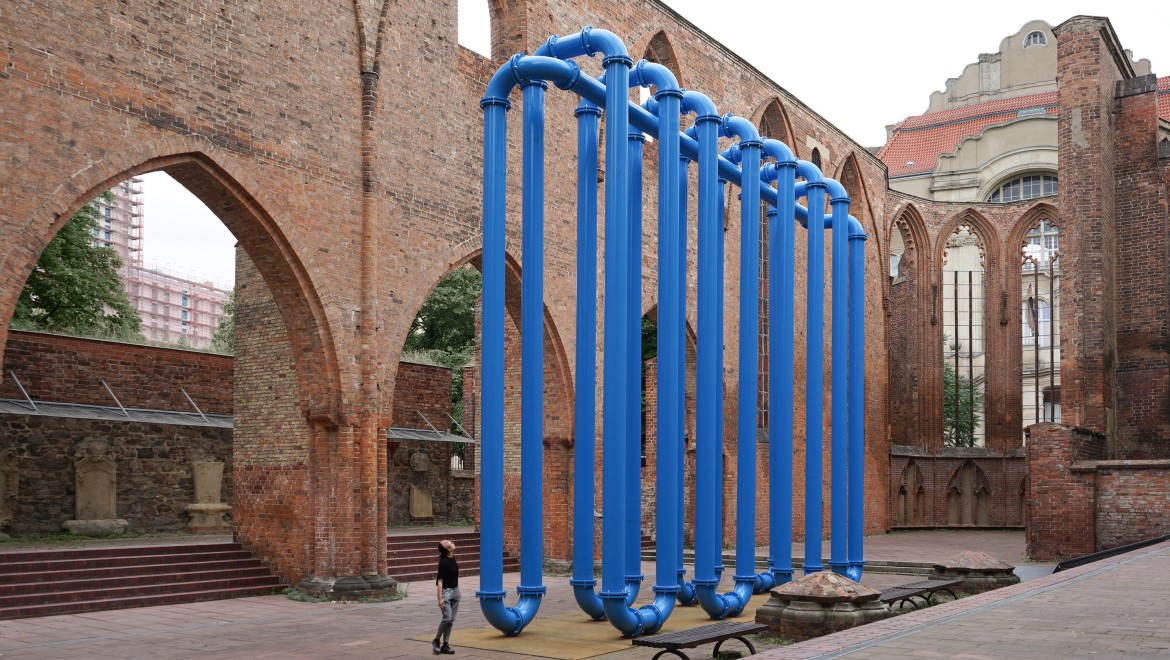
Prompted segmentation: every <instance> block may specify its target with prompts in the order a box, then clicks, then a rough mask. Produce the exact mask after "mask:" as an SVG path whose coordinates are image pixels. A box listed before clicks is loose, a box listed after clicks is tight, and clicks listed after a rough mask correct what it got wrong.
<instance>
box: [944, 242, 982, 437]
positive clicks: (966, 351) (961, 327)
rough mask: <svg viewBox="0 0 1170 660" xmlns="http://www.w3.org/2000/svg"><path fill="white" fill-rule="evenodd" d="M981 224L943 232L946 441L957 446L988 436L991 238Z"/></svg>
mask: <svg viewBox="0 0 1170 660" xmlns="http://www.w3.org/2000/svg"><path fill="white" fill-rule="evenodd" d="M977 227H978V225H977V224H976V223H975V222H973V221H971V220H968V219H961V220H959V221H958V222H956V223H955V225H954V228H953V230H952V231H951V232H950V233H949V234H944V235H942V236H941V240H942V245H941V247H942V270H941V274H940V275H941V277H940V279H941V281H940V283H939V284H940V286H939V288H940V297H941V305H940V307H941V309H940V318H939V322H940V324H941V326H942V332H941V336H940V337H939V341H941V342H942V351H943V360H942V376H943V378H942V412H943V416H942V417H943V442H944V444H946V445H947V446H951V447H981V446H983V445H984V444H985V441H986V424H985V423H984V421H985V414H984V406H983V403H984V391H985V384H986V380H987V373H986V372H987V354H986V351H987V331H986V324H987V314H986V310H987V307H988V296H987V290H988V287H987V277H986V273H987V271H988V266H987V259H986V256H987V247H986V246H987V245H988V241H987V239H986V238H984V236H983V235H982V234H981V232H980V231H979V230H978V228H977Z"/></svg>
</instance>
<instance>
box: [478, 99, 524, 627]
mask: <svg viewBox="0 0 1170 660" xmlns="http://www.w3.org/2000/svg"><path fill="white" fill-rule="evenodd" d="M480 105H481V106H482V107H483V111H484V127H483V133H484V136H483V137H484V140H483V142H484V163H483V169H484V178H483V330H482V332H483V340H482V341H483V345H482V349H481V350H482V354H481V356H480V364H481V365H482V372H483V373H482V376H481V378H482V383H483V385H482V395H481V396H482V397H483V411H482V413H481V417H480V446H481V448H482V451H481V458H480V460H481V465H480V473H481V476H480V540H479V556H480V560H479V561H480V589H479V591H477V592H476V593H475V595H476V597H478V598H479V599H480V607H481V608H482V609H483V612H484V616H485V617H486V618H487V619H488V621H489V622H490V623H491V624H492V625H493V626H495V627H496V628H497V629H499V630H501V631H503V632H504V633H505V634H511V635H514V634H516V633H518V632H520V630H521V629H522V628H523V627H524V625H523V623H522V621H523V615H522V614H521V613H520V612H519V611H518V609H517V608H505V607H504V604H503V601H504V596H505V595H506V594H505V592H504V589H503V577H504V211H505V190H506V186H505V184H506V180H505V178H506V174H507V155H506V153H505V150H506V147H507V122H506V119H507V114H506V113H507V111H508V108H509V107H510V104H509V103H508V98H507V96H506V95H505V96H503V97H491V96H488V97H485V98H484V100H483V101H482V102H481V104H480Z"/></svg>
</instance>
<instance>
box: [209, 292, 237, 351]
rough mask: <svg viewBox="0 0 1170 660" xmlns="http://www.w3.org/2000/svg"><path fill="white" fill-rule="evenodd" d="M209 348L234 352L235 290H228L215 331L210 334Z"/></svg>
mask: <svg viewBox="0 0 1170 660" xmlns="http://www.w3.org/2000/svg"><path fill="white" fill-rule="evenodd" d="M211 350H212V351H214V352H216V353H222V354H224V355H235V354H236V291H235V289H232V290H231V291H229V292H228V299H227V302H225V303H224V304H223V316H221V317H219V320H218V321H217V322H216V324H215V333H214V334H212V335H211Z"/></svg>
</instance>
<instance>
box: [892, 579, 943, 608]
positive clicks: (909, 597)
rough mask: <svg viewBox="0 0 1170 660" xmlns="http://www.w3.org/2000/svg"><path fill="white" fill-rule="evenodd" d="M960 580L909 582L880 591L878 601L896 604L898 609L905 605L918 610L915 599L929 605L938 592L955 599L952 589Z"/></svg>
mask: <svg viewBox="0 0 1170 660" xmlns="http://www.w3.org/2000/svg"><path fill="white" fill-rule="evenodd" d="M959 582H960V580H922V581H920V582H911V583H909V584H902V585H898V586H896V587H893V588H890V589H884V590H882V595H881V597H880V600H881V601H882V602H883V603H886V604H888V605H891V606H892V605H893V604H894V603H898V606H899V607H905V605H906V603H910V604H911V605H913V606H914V609H918V603H916V602H914V599H915V598H921V599H922V602H923V604H925V605H928V606H929V605H931V604H932V603H931V602H930V599H931V598H933V597H934V595H935V594H936V593H938V592H940V591H941V592H944V593H948V594H950V595H951V598H952V599H953V598H956V596H955V592H954V591H953V590H952V587H954V586H955V585H957V584H959Z"/></svg>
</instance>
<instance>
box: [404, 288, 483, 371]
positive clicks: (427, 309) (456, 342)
mask: <svg viewBox="0 0 1170 660" xmlns="http://www.w3.org/2000/svg"><path fill="white" fill-rule="evenodd" d="M482 288H483V277H482V276H481V275H480V274H479V271H478V270H476V269H474V268H472V267H470V266H465V267H463V268H459V269H457V270H455V271H452V272H451V273H449V274H448V275H447V276H446V277H444V278H443V279H442V280H440V281H439V284H438V285H437V286H435V290H434V291H432V292H431V295H429V296H427V299H426V301H425V302H423V305H422V307H421V308H420V309H419V310H418V315H417V316H415V317H414V322H412V323H411V324H410V334H409V335H407V337H406V347H405V348H406V350H407V351H435V350H437V351H442V352H444V353H463V352H466V351H468V350H470V349H473V348H474V347H475V301H476V300H477V299H479V295H480V291H481V289H482Z"/></svg>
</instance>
